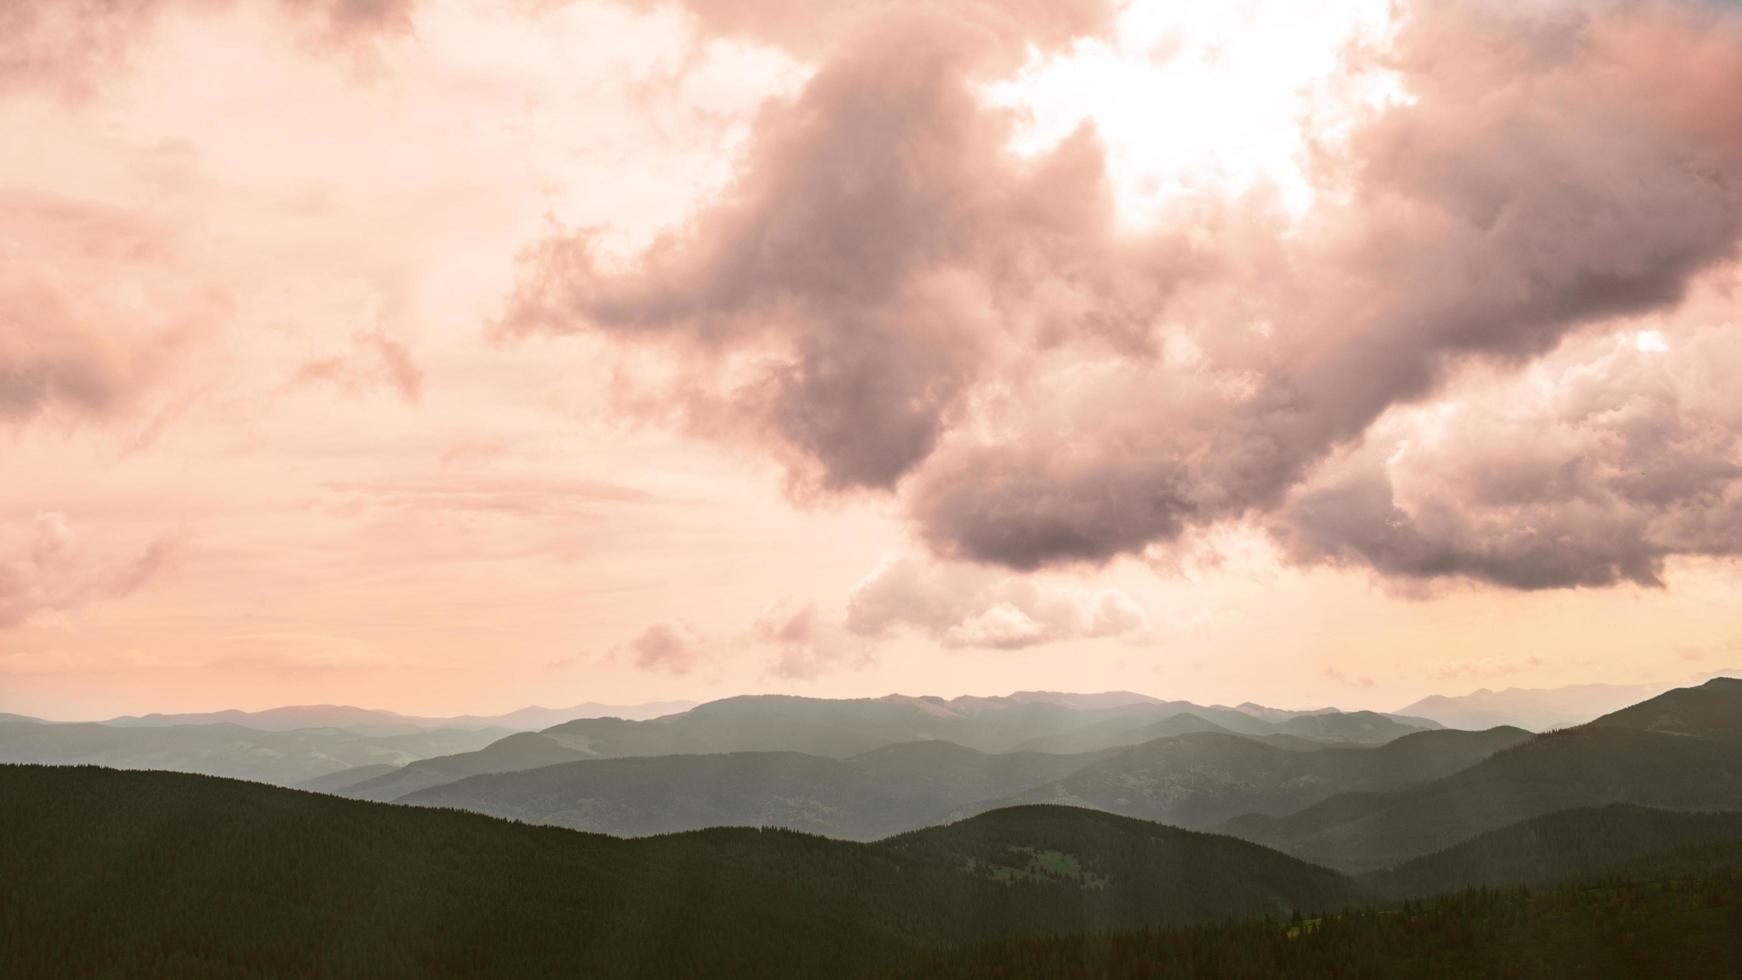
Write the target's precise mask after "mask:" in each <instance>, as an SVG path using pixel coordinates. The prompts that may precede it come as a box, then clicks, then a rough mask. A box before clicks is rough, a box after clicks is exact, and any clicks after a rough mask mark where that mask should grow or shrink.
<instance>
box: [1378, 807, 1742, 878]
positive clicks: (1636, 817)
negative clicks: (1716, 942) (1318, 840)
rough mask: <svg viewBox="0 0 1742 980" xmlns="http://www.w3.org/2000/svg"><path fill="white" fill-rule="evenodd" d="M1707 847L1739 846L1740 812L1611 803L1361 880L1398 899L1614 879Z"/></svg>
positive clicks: (1516, 827) (1528, 823)
mask: <svg viewBox="0 0 1742 980" xmlns="http://www.w3.org/2000/svg"><path fill="white" fill-rule="evenodd" d="M1710 845H1737V846H1738V847H1742V812H1732V813H1684V812H1679V811H1674V810H1655V809H1650V808H1647V807H1638V806H1629V805H1626V804H1620V803H1616V804H1611V805H1609V806H1605V807H1586V808H1580V809H1574V810H1562V811H1560V812H1558V813H1551V814H1549V815H1547V816H1543V817H1536V818H1533V819H1530V820H1525V821H1522V822H1520V823H1515V824H1512V825H1510V826H1506V827H1502V828H1500V829H1499V830H1491V831H1489V832H1487V833H1485V834H1482V835H1480V836H1478V837H1475V838H1473V839H1471V840H1467V841H1464V842H1462V843H1460V844H1455V845H1453V846H1451V847H1449V848H1446V849H1445V850H1443V851H1439V852H1436V853H1434V854H1429V855H1427V856H1425V857H1419V858H1416V859H1415V860H1413V861H1407V862H1405V863H1403V864H1401V865H1399V866H1398V867H1396V868H1392V869H1390V870H1387V871H1381V872H1377V873H1374V874H1371V875H1367V876H1364V877H1363V878H1362V880H1363V881H1365V882H1366V883H1367V884H1369V885H1372V886H1373V887H1374V888H1375V889H1377V890H1379V891H1382V892H1384V893H1386V894H1389V895H1397V896H1405V895H1415V896H1419V895H1433V894H1439V893H1444V892H1452V891H1459V890H1462V889H1465V888H1476V887H1480V886H1484V885H1486V886H1488V887H1491V888H1498V887H1509V886H1514V885H1526V884H1530V885H1535V884H1541V883H1543V882H1551V881H1561V880H1568V879H1574V878H1590V877H1595V876H1603V875H1613V874H1614V873H1616V872H1617V871H1619V870H1621V869H1627V868H1632V867H1637V866H1639V865H1641V864H1644V863H1647V862H1650V861H1653V860H1656V861H1659V862H1664V863H1668V862H1672V861H1674V860H1676V855H1685V854H1688V853H1691V852H1693V850H1694V849H1703V848H1706V847H1708V846H1710ZM1666 858H1667V861H1666ZM1698 863H1699V866H1700V868H1699V869H1700V870H1703V869H1706V868H1710V867H1714V866H1718V863H1717V862H1713V861H1711V860H1709V859H1702V860H1701V861H1699V862H1698Z"/></svg>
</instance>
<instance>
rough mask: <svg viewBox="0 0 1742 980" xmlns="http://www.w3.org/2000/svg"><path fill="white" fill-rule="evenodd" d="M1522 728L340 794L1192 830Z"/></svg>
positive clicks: (654, 765) (718, 763)
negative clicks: (990, 815) (1071, 818)
mask: <svg viewBox="0 0 1742 980" xmlns="http://www.w3.org/2000/svg"><path fill="white" fill-rule="evenodd" d="M547 737H548V736H533V735H521V736H515V738H514V739H505V740H504V741H503V743H498V745H497V746H491V747H490V748H489V749H486V750H484V752H481V753H474V754H473V755H474V756H475V757H480V758H482V757H484V756H488V755H490V754H492V753H495V752H497V751H498V750H499V746H502V745H505V744H506V743H508V742H512V741H516V740H520V741H524V742H526V743H527V744H528V745H531V744H532V741H533V740H536V739H543V738H547ZM1527 737H1529V736H1528V734H1527V733H1525V732H1523V731H1519V730H1517V729H1511V730H1508V729H1499V730H1496V731H1493V732H1457V731H1435V732H1417V733H1416V734H1414V735H1409V736H1405V737H1404V738H1401V739H1398V740H1397V741H1395V742H1391V743H1389V744H1387V745H1385V746H1381V747H1378V748H1355V747H1338V748H1321V749H1319V750H1317V751H1310V752H1309V751H1291V750H1286V749H1279V748H1276V747H1274V746H1271V745H1267V744H1265V743H1264V742H1263V741H1262V740H1258V739H1252V738H1246V737H1243V736H1238V735H1229V734H1226V733H1214V732H1193V733H1189V734H1186V735H1180V736H1174V737H1170V738H1162V739H1157V740H1155V741H1152V742H1150V743H1147V744H1145V745H1142V746H1136V747H1132V748H1127V749H1109V750H1105V751H1101V752H1089V753H1078V754H1073V755H1052V754H1045V753H1033V752H1013V753H1000V754H988V753H983V752H977V751H975V750H973V749H969V748H965V747H963V746H959V745H955V744H953V743H950V742H942V741H931V742H909V743H904V744H901V745H892V746H885V747H883V748H881V749H876V750H873V751H871V752H867V753H861V754H860V755H856V756H851V757H848V758H846V759H831V758H827V757H823V756H813V755H805V754H802V753H793V752H742V753H718V754H700V755H673V756H654V757H645V758H619V759H593V760H582V761H573V762H568V763H565V764H561V765H541V766H534V765H533V764H532V763H533V762H534V761H536V760H535V758H534V757H535V756H536V754H537V753H536V752H531V751H529V752H528V753H527V754H526V755H525V756H524V757H522V758H520V759H517V760H515V762H514V763H513V764H515V765H518V767H519V768H518V771H504V770H498V771H495V772H493V773H490V774H482V775H475V776H472V777H470V778H466V779H460V780H457V781H452V782H446V783H444V784H442V785H432V786H429V787H427V788H420V789H416V790H412V791H407V792H406V793H404V794H403V795H397V796H394V795H389V794H391V793H392V791H393V790H395V789H398V788H399V787H402V786H407V785H412V783H411V780H412V779H418V780H424V779H432V780H433V779H436V778H440V775H442V774H440V773H437V772H436V771H435V770H436V768H437V767H440V766H444V765H447V764H448V762H449V760H443V759H433V760H428V761H425V762H421V763H415V764H413V765H410V766H407V767H405V768H404V769H401V770H397V771H395V772H393V773H390V774H387V775H385V776H383V777H381V778H379V779H376V780H373V781H369V782H364V783H360V784H358V785H356V786H354V787H351V788H350V789H348V790H344V791H342V792H344V794H345V795H349V796H354V797H357V798H360V799H378V800H383V801H387V800H397V801H398V802H401V803H408V804H415V805H420V806H451V807H457V808H459V809H464V810H473V811H476V812H479V813H487V814H491V815H493V816H500V817H509V818H513V819H517V820H525V821H528V822H532V823H550V824H555V825H558V826H564V827H572V828H575V829H578V830H592V831H599V832H603V833H611V834H621V835H642V834H654V833H669V832H673V831H680V830H695V829H700V828H703V827H714V826H734V825H738V826H742V825H751V826H776V827H787V828H792V829H796V830H805V831H810V832H813V833H819V834H826V835H828V836H831V837H841V838H845V839H849V840H869V839H874V838H877V837H881V836H885V835H888V834H893V833H899V832H901V831H906V830H913V829H915V828H919V827H924V826H927V825H930V824H934V823H938V822H940V821H942V820H945V819H949V818H952V817H963V816H968V815H971V814H973V813H979V812H982V811H984V810H988V809H994V808H997V807H1002V806H1012V805H1018V804H1024V803H1060V804H1065V805H1069V806H1078V807H1088V808H1092V809H1098V810H1104V811H1108V812H1113V813H1122V814H1124V815H1126V816H1132V817H1139V818H1142V819H1147V820H1162V821H1164V822H1168V823H1175V824H1179V825H1182V826H1188V827H1203V826H1209V825H1212V824H1214V823H1217V822H1219V821H1221V820H1225V819H1227V818H1228V817H1230V816H1233V815H1236V814H1241V813H1246V812H1249V811H1251V810H1254V809H1263V810H1265V811H1267V812H1274V813H1285V812H1288V811H1291V810H1294V809H1297V808H1299V807H1300V806H1302V805H1304V804H1306V803H1308V802H1312V801H1314V800H1318V799H1322V798H1324V797H1326V796H1330V795H1332V794H1335V793H1338V792H1342V791H1346V790H1356V789H1377V788H1394V787H1397V786H1402V785H1406V784H1408V783H1411V782H1416V781H1420V780H1424V779H1431V778H1433V777H1435V776H1438V775H1442V774H1444V773H1447V772H1452V771H1455V770H1457V769H1461V768H1464V767H1465V766H1468V765H1471V764H1473V763H1475V762H1477V761H1479V760H1481V759H1483V758H1485V757H1486V756H1488V755H1489V754H1491V753H1493V752H1495V751H1497V750H1499V749H1501V748H1504V747H1507V746H1510V745H1514V744H1517V742H1519V741H1521V740H1523V739H1525V738H1527ZM540 744H541V745H543V747H544V748H545V749H549V750H551V751H557V752H559V753H560V752H564V751H568V750H564V749H560V748H558V749H550V746H549V744H548V743H540ZM461 758H464V757H461ZM478 764H480V765H482V764H485V763H482V762H480V763H478ZM489 764H490V765H497V766H500V765H507V764H509V763H504V762H494V763H489Z"/></svg>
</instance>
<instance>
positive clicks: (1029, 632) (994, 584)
mask: <svg viewBox="0 0 1742 980" xmlns="http://www.w3.org/2000/svg"><path fill="white" fill-rule="evenodd" d="M845 625H846V628H847V631H848V632H850V633H852V634H854V635H857V636H862V637H870V638H878V637H886V636H889V635H891V634H893V633H895V632H896V631H897V630H899V629H902V628H912V629H918V630H920V631H921V632H923V633H925V634H926V635H928V636H930V637H932V638H933V639H935V640H937V641H938V642H940V643H942V644H943V645H945V646H949V647H982V648H994V649H1001V650H1017V649H1022V648H1024V647H1031V646H1038V645H1041V644H1045V643H1053V642H1057V641H1060V640H1071V639H1088V638H1099V637H1119V636H1135V635H1138V634H1139V633H1141V631H1143V630H1145V629H1146V628H1147V627H1148V625H1149V620H1148V617H1147V615H1146V614H1145V613H1144V611H1143V607H1142V606H1141V605H1139V604H1138V603H1137V601H1136V600H1134V599H1132V598H1131V597H1130V596H1129V595H1127V594H1126V593H1124V592H1122V591H1120V590H1118V589H1093V588H1078V587H1069V586H1063V585H1055V584H1048V583H1043V582H1040V581H1037V580H1035V579H1033V578H1029V577H1021V576H1008V575H999V574H997V573H995V572H990V571H987V570H985V569H980V568H974V567H971V566H963V565H935V564H931V563H927V562H922V561H919V560H915V559H911V558H903V559H897V560H894V561H890V562H887V563H885V564H884V565H883V567H881V568H879V569H878V570H877V571H876V572H875V573H873V574H872V575H871V576H870V577H868V578H866V579H865V580H864V581H863V582H861V583H859V585H857V586H856V587H854V589H853V591H852V593H851V595H849V597H848V600H847V616H846V621H845Z"/></svg>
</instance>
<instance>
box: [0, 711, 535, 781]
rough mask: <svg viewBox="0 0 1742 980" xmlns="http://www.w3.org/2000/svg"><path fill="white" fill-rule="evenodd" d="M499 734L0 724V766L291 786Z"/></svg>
mask: <svg viewBox="0 0 1742 980" xmlns="http://www.w3.org/2000/svg"><path fill="white" fill-rule="evenodd" d="M503 734H504V733H503V731H502V730H501V729H483V730H477V731H461V730H452V729H435V730H431V731H419V732H411V733H408V734H402V735H360V734H358V733H356V732H352V731H348V730H345V729H338V728H305V729H298V730H295V731H283V732H268V731H260V730H258V729H254V728H244V727H242V726H240V725H229V724H214V725H171V726H165V727H151V728H120V727H115V726H110V725H99V724H91V723H85V722H68V723H60V724H39V723H32V722H8V723H0V762H35V763H45V764H53V765H77V764H93V765H104V766H112V767H115V768H118V769H168V770H173V771H177V772H195V773H204V774H207V775H213V776H230V777H233V778H236V779H253V780H257V781H259V782H263V783H273V784H276V785H284V786H289V785H294V784H296V783H301V782H305V781H307V780H309V779H313V778H315V777H318V776H325V775H327V774H330V773H335V772H339V771H341V770H346V769H350V768H353V767H355V766H378V765H389V766H400V765H404V764H406V763H408V762H412V761H415V760H417V759H422V758H426V757H429V756H441V755H447V754H450V753H454V752H464V751H470V750H473V749H476V748H479V747H481V746H484V745H488V744H490V743H492V742H494V741H496V740H497V739H498V738H500V737H501V736H502V735H503Z"/></svg>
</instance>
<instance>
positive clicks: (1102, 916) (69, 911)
mask: <svg viewBox="0 0 1742 980" xmlns="http://www.w3.org/2000/svg"><path fill="white" fill-rule="evenodd" d="M992 816H993V817H996V815H992ZM1029 816H1035V815H1024V816H1019V817H1017V818H1011V819H1018V820H1020V819H1028V818H1029ZM1038 816H1039V817H1042V818H1044V819H1045V821H1046V823H1047V827H1048V829H1047V833H1048V834H1049V835H1051V836H1049V837H1047V839H1046V840H1045V841H1044V843H1047V844H1049V845H1050V846H1048V847H1045V848H1041V849H1042V850H1060V853H1067V852H1066V851H1064V850H1062V849H1063V848H1070V850H1069V851H1068V853H1069V854H1071V855H1072V856H1074V857H1075V859H1076V860H1077V861H1078V862H1079V863H1080V864H1081V865H1083V866H1088V867H1096V868H1100V867H1108V866H1111V865H1114V864H1116V863H1117V859H1116V858H1114V857H1111V856H1109V855H1108V854H1106V853H1104V851H1103V849H1105V848H1109V847H1115V846H1117V847H1126V846H1129V842H1130V841H1132V840H1135V839H1140V838H1142V837H1144V836H1145V835H1147V834H1151V831H1149V830H1146V829H1145V828H1144V827H1143V826H1142V825H1140V824H1137V823H1136V822H1133V821H1125V822H1123V824H1119V825H1117V827H1116V829H1115V832H1109V831H1108V830H1106V829H1105V828H1106V827H1107V826H1109V825H1108V824H1107V821H1109V820H1111V819H1112V818H1108V817H1105V816H1104V815H1097V814H1087V813H1079V812H1063V813H1057V814H1052V815H1048V814H1046V813H1045V812H1042V813H1040V814H1038ZM1073 820H1079V821H1082V822H1083V827H1084V828H1085V829H1082V830H1079V831H1077V832H1074V833H1073V832H1072V831H1071V829H1070V824H1071V822H1072V821H1073ZM1000 827H1003V825H1002V824H1000V823H998V822H997V821H994V822H993V823H990V824H976V825H972V826H970V827H969V828H967V829H965V830H961V831H958V832H957V833H956V834H954V835H953V836H952V837H950V838H949V839H948V840H945V841H936V840H934V841H931V842H929V843H926V845H925V846H924V847H923V853H912V854H910V853H906V850H905V848H906V846H907V845H894V846H882V845H874V844H853V843H846V842H841V841H832V840H828V839H825V838H820V837H812V836H807V835H802V834H795V833H791V832H787V831H758V830H748V829H745V830H721V831H703V832H698V833H691V834H680V835H672V836H667V837H655V838H644V839H639V840H619V839H615V838H609V837H603V836H597V835H588V834H577V833H575V832H573V831H568V830H559V829H554V828H540V827H528V826H524V825H518V824H513V823H508V822H504V821H499V820H493V819H490V818H487V817H482V816H478V815H475V814H466V813H459V812H453V811H440V810H427V809H417V808H411V807H392V806H384V805H381V804H374V803H367V802H361V801H355V800H346V799H339V798H335V797H331V796H323V795H319V794H314V793H304V792H297V791H291V790H282V789H276V788H273V787H268V786H261V785H258V784H253V783H245V782H234V781H229V780H222V779H213V778H209V777H201V776H188V775H181V774H175V773H160V772H127V771H115V770H103V769H90V768H74V769H67V768H44V767H29V766H25V767H20V766H4V767H0V842H4V846H3V847H0V976H9V977H11V976H17V977H39V976H75V977H81V976H173V977H178V978H201V977H266V976H297V977H322V976H332V977H359V976H368V977H413V976H416V977H424V976H496V977H515V978H521V977H540V976H586V977H613V976H650V977H680V976H708V977H731V976H756V977H783V976H789V977H805V978H810V977H833V976H846V975H852V974H854V973H857V972H861V971H863V970H867V969H872V968H877V967H880V966H887V965H894V964H896V963H899V962H901V961H903V960H905V959H907V958H911V957H913V956H916V955H918V954H920V953H922V952H924V951H926V950H929V949H939V948H943V947H946V946H952V945H966V944H976V943H985V942H993V941H999V940H1003V939H1011V938H1018V937H1022V936H1038V935H1046V934H1050V933H1053V932H1055V931H1057V930H1059V929H1061V928H1062V929H1066V930H1069V929H1074V928H1078V927H1080V925H1081V924H1082V923H1084V922H1089V921H1093V922H1097V923H1102V924H1104V925H1105V926H1106V927H1107V928H1116V929H1130V928H1140V927H1148V926H1154V925H1158V924H1167V923H1180V924H1184V923H1191V922H1202V921H1204V920H1205V917H1206V916H1209V915H1211V914H1212V912H1213V917H1219V916H1221V915H1223V914H1261V913H1263V912H1264V911H1267V910H1274V909H1275V908H1277V907H1279V906H1283V905H1289V906H1292V905H1302V906H1306V907H1315V906H1317V905H1322V904H1333V903H1332V902H1330V901H1329V899H1332V898H1337V897H1340V896H1342V895H1353V888H1354V886H1353V885H1352V883H1349V882H1348V881H1347V880H1346V879H1341V878H1338V877H1336V876H1334V875H1330V874H1328V873H1327V872H1325V871H1323V870H1322V869H1314V868H1308V867H1306V866H1304V865H1302V864H1300V863H1299V862H1297V861H1294V860H1292V859H1290V858H1287V857H1284V856H1282V855H1279V854H1266V853H1265V852H1263V851H1261V850H1258V849H1255V848H1254V849H1249V850H1246V851H1243V852H1242V853H1243V854H1245V855H1246V857H1245V859H1244V861H1245V863H1244V864H1243V865H1242V866H1241V867H1242V869H1243V870H1242V871H1241V874H1240V875H1238V876H1236V878H1235V879H1233V883H1232V885H1231V888H1232V889H1233V890H1232V891H1231V892H1229V893H1228V895H1226V896H1222V897H1218V896H1217V895H1216V894H1214V893H1212V894H1208V895H1206V894H1195V895H1193V896H1192V901H1191V904H1182V905H1178V906H1170V905H1168V904H1167V903H1166V902H1165V901H1163V900H1159V899H1158V900H1151V901H1149V902H1148V904H1145V905H1141V906H1128V905H1126V904H1124V903H1120V904H1118V905H1116V906H1115V905H1112V904H1108V903H1106V902H1105V899H1104V895H1103V893H1102V892H1100V891H1098V890H1097V889H1096V888H1095V887H1093V886H1092V883H1085V882H1083V881H1076V880H1070V879H1069V878H1058V877H1044V878H1039V879H1035V878H1024V879H1022V880H1015V881H1000V880H997V879H996V878H995V877H994V876H993V875H991V874H984V873H978V872H970V871H969V870H968V869H967V866H968V859H969V857H971V856H973V855H976V854H985V853H987V851H988V849H996V847H1001V846H1005V845H1006V844H1008V843H1010V842H1011V841H1012V840H1014V839H1015V838H1012V837H1011V836H1010V835H1009V834H1008V833H1006V832H1004V831H1002V830H1000V831H999V832H998V833H992V831H993V830H998V828H1000ZM1119 828H1123V829H1119ZM1161 837H1162V838H1163V839H1164V841H1165V846H1166V848H1168V849H1169V850H1168V852H1167V853H1169V854H1172V855H1173V857H1171V858H1170V859H1169V861H1171V862H1172V863H1171V864H1170V863H1168V862H1161V863H1152V864H1151V865H1149V866H1148V868H1149V869H1150V870H1152V871H1153V870H1160V871H1161V872H1166V870H1167V869H1168V868H1169V867H1174V868H1177V869H1191V868H1196V867H1201V866H1202V865H1203V862H1204V860H1205V859H1202V858H1196V857H1193V856H1191V854H1190V851H1191V849H1192V848H1194V847H1200V846H1201V847H1205V848H1210V849H1213V850H1215V851H1217V852H1220V851H1222V850H1226V849H1228V848H1230V847H1238V846H1240V845H1237V844H1235V843H1234V842H1231V841H1226V840H1225V839H1220V838H1213V837H1209V836H1205V835H1192V834H1185V833H1182V832H1178V831H1163V832H1162V833H1161ZM1018 846H1031V845H1018ZM952 848H953V849H954V850H952ZM1266 876H1273V877H1266ZM1204 884H1206V886H1207V887H1212V888H1213V887H1219V885H1218V883H1217V882H1216V881H1214V880H1211V881H1208V882H1206V883H1204ZM1086 885H1087V886H1086ZM1115 887H1126V886H1124V885H1120V884H1117V879H1116V883H1115ZM1247 896H1253V897H1254V899H1255V904H1254V905H1253V906H1251V907H1246V906H1244V905H1243V904H1242V902H1243V901H1244V900H1245V899H1246V897H1247ZM1150 915H1155V916H1159V917H1160V918H1159V920H1157V919H1146V917H1148V916H1150Z"/></svg>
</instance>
